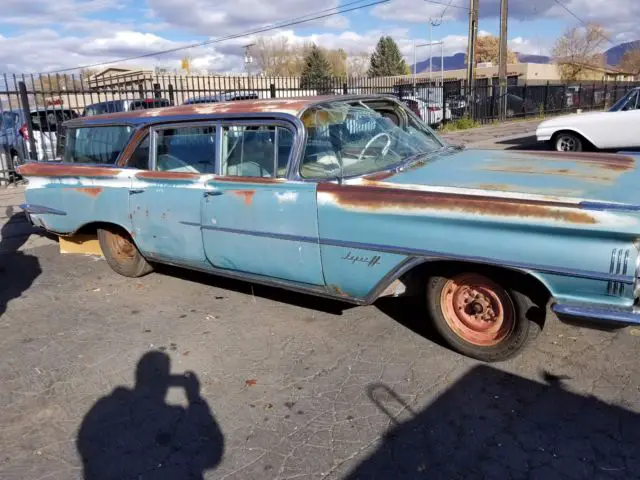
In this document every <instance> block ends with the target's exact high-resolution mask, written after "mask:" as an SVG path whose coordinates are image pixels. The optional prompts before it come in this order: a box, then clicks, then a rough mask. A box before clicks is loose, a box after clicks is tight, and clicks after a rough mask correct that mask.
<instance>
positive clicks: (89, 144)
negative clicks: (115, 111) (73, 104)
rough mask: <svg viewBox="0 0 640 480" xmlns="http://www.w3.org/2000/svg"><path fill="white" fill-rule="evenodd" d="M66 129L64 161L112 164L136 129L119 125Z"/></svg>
mask: <svg viewBox="0 0 640 480" xmlns="http://www.w3.org/2000/svg"><path fill="white" fill-rule="evenodd" d="M66 130H67V131H66V132H65V146H64V160H63V161H65V162H69V163H98V164H103V165H111V164H114V163H115V162H116V160H117V158H118V156H119V155H120V152H122V150H124V148H125V146H126V145H127V143H128V141H129V138H130V137H131V134H132V133H133V130H134V129H133V127H130V126H125V125H118V126H108V127H81V128H68V129H66Z"/></svg>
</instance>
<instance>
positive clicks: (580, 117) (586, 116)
mask: <svg viewBox="0 0 640 480" xmlns="http://www.w3.org/2000/svg"><path fill="white" fill-rule="evenodd" d="M603 115H611V112H589V113H572V114H571V115H561V116H559V117H555V118H550V119H549V120H545V121H543V122H541V123H540V124H539V125H538V129H540V128H545V127H556V126H558V125H568V124H571V125H574V126H575V125H580V124H582V123H587V122H589V123H590V122H593V121H594V120H595V121H597V120H598V118H601V117H602V116H603Z"/></svg>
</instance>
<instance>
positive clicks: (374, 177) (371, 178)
mask: <svg viewBox="0 0 640 480" xmlns="http://www.w3.org/2000/svg"><path fill="white" fill-rule="evenodd" d="M394 175H395V173H394V172H391V171H387V172H378V173H372V174H371V175H365V176H364V177H362V178H364V180H365V181H368V182H381V181H382V180H386V179H388V178H391V177H393V176H394Z"/></svg>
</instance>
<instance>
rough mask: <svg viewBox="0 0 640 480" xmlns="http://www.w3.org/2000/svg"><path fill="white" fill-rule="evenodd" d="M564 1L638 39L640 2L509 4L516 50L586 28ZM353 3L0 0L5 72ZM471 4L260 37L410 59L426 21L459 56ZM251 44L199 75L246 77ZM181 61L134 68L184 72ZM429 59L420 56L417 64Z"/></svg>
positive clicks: (373, 11) (214, 54) (212, 34)
mask: <svg viewBox="0 0 640 480" xmlns="http://www.w3.org/2000/svg"><path fill="white" fill-rule="evenodd" d="M371 1H372V0H362V1H361V2H359V4H366V3H371ZM435 1H436V2H441V3H445V4H446V3H448V2H449V0H435ZM560 1H562V2H563V4H564V5H565V6H566V7H567V8H568V9H569V10H571V11H572V12H574V13H575V14H577V15H578V16H579V17H580V18H581V19H583V20H585V21H587V22H589V21H597V22H600V23H602V24H603V25H604V26H605V27H606V28H607V29H608V31H609V33H610V35H611V37H612V38H613V39H614V42H623V41H629V40H635V39H638V38H640V1H638V0H613V1H612V0H510V2H509V5H510V7H509V8H510V10H509V12H510V15H509V22H510V23H509V43H510V46H511V47H512V48H513V49H514V50H516V51H519V52H521V53H530V54H548V53H549V52H550V49H551V47H552V45H553V43H554V41H555V40H556V39H557V38H558V36H560V35H561V34H562V32H563V31H565V30H566V29H567V28H569V27H572V26H576V25H579V22H578V21H577V20H576V19H575V18H574V17H572V16H571V15H570V14H569V13H568V12H567V11H566V10H565V9H563V8H562V7H561V6H560V5H559V4H558V2H560ZM346 3H353V0H326V1H324V2H318V1H317V0H189V2H186V1H184V0H144V1H142V0H138V1H136V2H132V1H127V0H56V1H51V0H28V1H25V0H2V16H1V17H0V73H1V72H11V73H13V72H16V73H22V72H40V71H48V70H56V69H60V68H70V67H77V66H80V65H85V64H91V63H97V62H106V61H111V60H118V59H120V58H123V57H127V56H135V55H141V54H147V53H150V52H154V51H157V50H162V49H167V48H174V47H179V46H182V45H185V44H189V43H193V42H198V41H203V40H208V39H211V38H217V37H219V36H221V35H226V34H230V33H237V32H244V31H247V30H250V29H253V28H257V27H259V26H262V25H268V24H272V23H274V22H284V21H286V20H289V19H292V18H296V17H300V16H303V15H308V14H312V13H316V12H319V11H321V10H327V9H331V8H333V7H338V6H340V5H344V4H346ZM480 3H481V9H480V26H479V28H480V30H481V31H482V32H487V33H492V34H497V33H498V25H499V23H498V11H499V3H500V1H499V0H481V2H480ZM357 4H358V3H356V4H354V5H353V6H356V5H357ZM467 6H468V0H452V2H451V7H449V8H446V7H445V6H443V5H438V4H435V3H431V2H430V1H425V0H390V1H388V2H387V3H384V4H381V5H377V6H374V7H369V8H366V9H362V10H358V11H356V12H352V13H347V14H344V15H338V16H334V17H331V18H327V19H324V20H319V21H315V22H313V23H309V24H305V25H298V26H295V27H287V28H283V29H281V30H276V31H272V32H268V33H265V34H263V36H268V37H277V36H282V37H286V38H287V39H288V41H289V42H292V43H298V42H305V41H313V42H316V43H318V44H320V45H323V46H326V47H330V48H337V47H340V48H344V49H345V50H346V51H347V52H348V53H349V54H350V55H352V56H353V57H354V58H355V57H357V56H363V55H364V54H365V53H367V52H370V51H371V49H372V48H373V47H374V45H375V43H376V41H377V39H378V38H379V37H380V35H382V34H390V35H392V36H393V37H394V38H395V39H396V41H397V42H398V44H399V45H400V47H401V50H402V52H403V54H405V55H406V56H407V59H408V60H412V45H413V41H414V40H417V41H420V42H423V41H426V40H427V39H428V32H429V30H428V24H429V19H434V20H438V19H440V18H442V23H441V25H439V26H437V27H434V29H433V38H434V40H439V39H443V40H444V43H445V53H446V54H453V53H457V52H460V51H464V48H465V45H466V36H467V15H468V11H467V10H466V7H467ZM456 7H462V8H456ZM254 40H256V37H255V36H254V37H247V38H240V39H235V40H230V41H227V42H224V43H220V44H216V45H214V46H207V47H202V48H196V49H191V50H189V51H188V55H189V56H190V57H191V58H192V59H193V64H194V66H195V68H197V69H199V70H202V71H216V72H229V71H241V70H242V68H243V63H242V54H243V50H242V46H243V45H244V44H245V43H247V42H248V41H254ZM184 54H185V52H180V53H175V54H170V55H164V56H160V57H151V58H148V59H144V60H136V61H132V62H128V64H129V65H131V66H136V67H138V66H139V67H145V68H149V67H153V66H163V67H168V68H177V67H179V64H180V58H181V57H182V56H183V55H184ZM425 54H426V52H425V53H422V52H421V55H420V57H421V58H419V59H423V58H424V56H425Z"/></svg>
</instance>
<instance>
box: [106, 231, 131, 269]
mask: <svg viewBox="0 0 640 480" xmlns="http://www.w3.org/2000/svg"><path fill="white" fill-rule="evenodd" d="M106 240H107V245H108V246H109V250H110V251H111V255H113V258H115V259H116V261H117V262H118V263H121V262H126V261H131V260H133V259H134V257H135V255H136V253H137V251H136V247H135V246H134V245H133V243H131V241H130V240H129V239H128V238H127V237H126V236H124V235H121V234H120V233H117V232H107V235H106Z"/></svg>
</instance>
